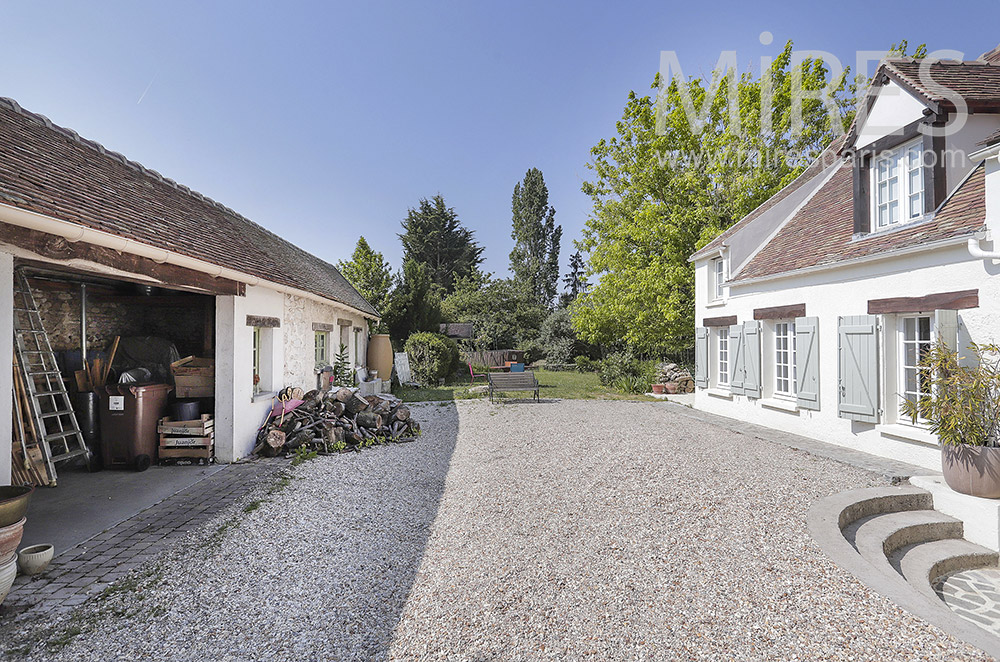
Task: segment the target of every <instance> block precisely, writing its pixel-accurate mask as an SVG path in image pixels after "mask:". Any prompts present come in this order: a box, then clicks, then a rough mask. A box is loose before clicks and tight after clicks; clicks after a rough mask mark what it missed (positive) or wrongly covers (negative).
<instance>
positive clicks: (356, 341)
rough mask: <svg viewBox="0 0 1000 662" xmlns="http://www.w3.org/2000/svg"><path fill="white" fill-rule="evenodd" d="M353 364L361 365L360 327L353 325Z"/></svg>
mask: <svg viewBox="0 0 1000 662" xmlns="http://www.w3.org/2000/svg"><path fill="white" fill-rule="evenodd" d="M354 365H361V329H359V328H358V327H354Z"/></svg>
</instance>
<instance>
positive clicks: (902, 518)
mask: <svg viewBox="0 0 1000 662" xmlns="http://www.w3.org/2000/svg"><path fill="white" fill-rule="evenodd" d="M845 533H846V532H845ZM961 537H962V521H961V520H957V519H955V518H954V517H950V516H948V515H945V514H944V513H939V512H938V511H936V510H905V511H902V512H898V513H886V514H884V515H875V516H873V517H869V518H866V519H864V520H861V521H860V522H859V526H858V527H857V530H856V532H855V535H854V547H855V548H856V549H857V550H858V553H859V554H861V556H863V557H864V558H865V559H866V560H867V561H868V562H869V563H871V564H873V565H876V566H879V567H880V568H881V569H883V570H887V571H892V572H895V569H894V568H893V567H892V566H891V565H890V563H889V558H890V557H891V556H892V555H893V553H894V552H896V550H898V549H901V548H903V547H907V546H910V545H915V544H917V543H924V542H933V541H935V540H947V539H953V538H961Z"/></svg>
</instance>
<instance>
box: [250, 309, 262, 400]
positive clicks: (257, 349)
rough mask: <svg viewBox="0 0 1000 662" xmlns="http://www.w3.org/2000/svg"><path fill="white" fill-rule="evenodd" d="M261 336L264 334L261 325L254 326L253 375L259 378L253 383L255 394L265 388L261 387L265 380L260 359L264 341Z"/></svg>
mask: <svg viewBox="0 0 1000 662" xmlns="http://www.w3.org/2000/svg"><path fill="white" fill-rule="evenodd" d="M261 336H262V334H261V327H259V326H255V327H253V341H252V344H253V368H252V370H253V376H256V377H257V379H256V380H254V381H256V383H255V384H254V385H253V394H254V395H257V394H258V393H260V392H261V391H262V390H263V389H262V387H261V384H262V383H263V381H264V377H263V375H261V374H260V366H261V360H260V358H261V349H262V342H263V340H262V338H261Z"/></svg>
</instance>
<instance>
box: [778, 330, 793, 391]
mask: <svg viewBox="0 0 1000 662" xmlns="http://www.w3.org/2000/svg"><path fill="white" fill-rule="evenodd" d="M796 377H797V375H796V374H795V322H777V323H775V325H774V393H775V395H785V396H794V395H795V393H796Z"/></svg>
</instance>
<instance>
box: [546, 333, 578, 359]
mask: <svg viewBox="0 0 1000 662" xmlns="http://www.w3.org/2000/svg"><path fill="white" fill-rule="evenodd" d="M575 344H576V343H575V341H574V340H573V339H572V338H557V339H556V340H553V341H552V343H551V344H550V345H549V346H548V347H547V348H546V349H547V351H546V353H545V362H546V363H549V364H552V363H557V364H566V363H572V362H573V346H574V345H575Z"/></svg>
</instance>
